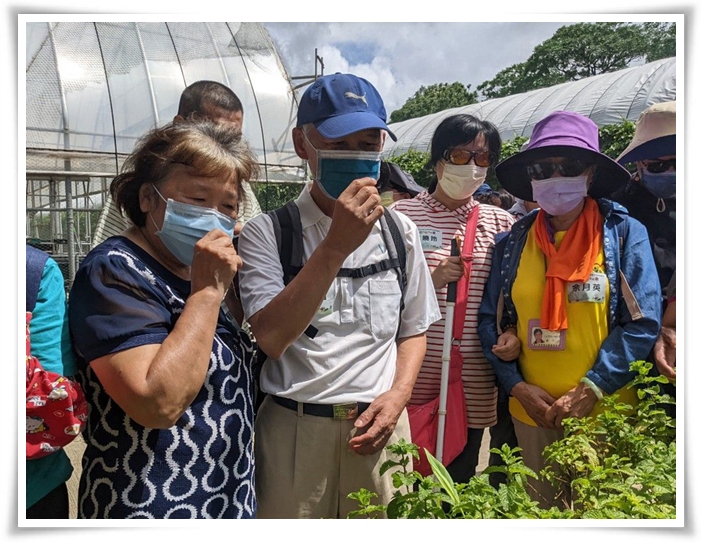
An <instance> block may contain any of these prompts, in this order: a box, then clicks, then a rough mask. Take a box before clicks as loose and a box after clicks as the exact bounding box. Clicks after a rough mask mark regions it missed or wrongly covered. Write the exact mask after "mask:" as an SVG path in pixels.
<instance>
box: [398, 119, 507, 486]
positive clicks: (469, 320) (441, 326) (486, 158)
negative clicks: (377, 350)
mask: <svg viewBox="0 0 701 542" xmlns="http://www.w3.org/2000/svg"><path fill="white" fill-rule="evenodd" d="M500 151H501V137H500V136H499V132H498V131H497V129H496V127H495V126H494V125H493V124H492V123H490V122H486V121H482V120H480V119H477V118H475V117H473V116H471V115H453V116H451V117H448V118H446V119H445V120H444V121H443V122H441V124H440V125H439V126H438V127H437V128H436V131H435V132H434V134H433V138H432V140H431V159H430V163H431V165H432V166H433V168H434V170H435V172H436V187H435V190H433V191H432V192H431V193H429V192H421V193H420V194H418V195H417V196H416V197H415V198H413V199H405V200H402V201H398V202H396V203H395V204H394V206H393V208H394V209H396V210H397V211H400V212H402V213H404V214H405V215H407V216H408V217H409V218H411V219H412V220H413V221H414V223H415V224H416V225H417V227H418V229H419V234H420V235H421V245H422V248H423V251H424V256H425V257H426V261H427V262H428V266H429V269H430V270H431V276H432V279H433V284H434V286H435V290H436V295H437V297H438V303H439V305H440V306H441V312H442V314H443V316H444V317H445V312H446V311H445V308H446V293H447V285H448V283H450V282H456V281H457V280H458V279H460V278H461V277H462V276H463V274H464V271H465V268H464V262H463V259H462V258H461V257H460V256H451V255H450V254H451V240H452V239H453V238H454V237H456V236H459V237H460V239H464V238H465V227H466V224H467V217H468V215H469V214H470V213H471V212H478V215H477V229H476V235H475V242H474V246H473V247H467V249H468V251H472V252H473V263H472V272H471V276H470V283H469V287H468V295H467V309H466V315H465V323H464V326H463V336H462V341H461V343H460V349H461V354H462V357H463V366H462V379H463V386H464V390H465V401H466V406H467V421H468V428H469V429H468V439H467V445H466V447H465V449H464V450H463V452H462V453H461V454H460V455H458V456H457V457H456V458H455V459H454V460H453V461H452V462H451V463H450V464H449V465H448V471H449V472H450V474H451V476H452V477H453V479H454V480H455V481H456V482H465V483H466V482H467V481H468V480H469V478H470V477H472V476H473V475H474V474H475V469H476V467H477V464H478V462H479V450H480V444H481V442H482V434H483V432H484V429H485V428H486V427H491V426H494V425H495V423H496V421H497V412H496V407H497V392H496V388H495V380H494V372H493V370H492V368H491V366H490V364H489V362H488V361H487V360H486V359H485V357H484V355H483V354H482V352H481V349H480V342H479V337H478V335H477V328H476V322H477V310H478V308H479V303H480V300H481V299H482V293H483V291H484V286H485V284H486V281H487V276H488V275H489V267H490V265H491V261H492V250H493V247H494V238H495V236H496V235H497V234H498V233H500V232H506V231H508V230H509V228H510V227H511V225H512V224H513V222H514V218H513V216H511V215H510V214H509V213H508V212H507V211H504V210H502V209H499V208H497V207H494V206H492V205H481V204H479V202H478V201H477V200H476V199H475V198H474V197H473V194H474V193H475V191H476V190H477V189H478V188H479V187H480V186H482V184H483V183H484V181H485V179H486V177H487V170H488V169H489V168H490V167H493V166H494V165H495V164H496V162H497V161H498V159H499V153H500ZM444 330H445V320H444V319H442V320H440V321H438V322H436V323H435V324H433V325H432V326H431V327H430V328H429V329H428V331H427V333H426V337H427V341H428V347H427V349H426V356H425V358H424V361H423V363H422V365H421V370H420V372H419V376H418V379H417V381H416V384H415V386H414V391H413V394H412V397H411V400H410V401H409V404H424V403H427V402H429V401H431V400H432V399H435V398H436V397H438V394H439V390H440V375H441V360H442V346H443V339H444Z"/></svg>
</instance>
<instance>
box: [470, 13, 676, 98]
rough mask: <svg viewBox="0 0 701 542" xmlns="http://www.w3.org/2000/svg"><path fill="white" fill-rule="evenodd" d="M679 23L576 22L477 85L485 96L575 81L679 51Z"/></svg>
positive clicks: (501, 95) (495, 96) (507, 94)
mask: <svg viewBox="0 0 701 542" xmlns="http://www.w3.org/2000/svg"><path fill="white" fill-rule="evenodd" d="M675 39H676V25H675V23H642V24H641V23H611V22H598V23H577V24H572V25H568V26H563V27H560V28H559V29H558V30H557V31H556V32H555V34H553V36H552V37H551V38H549V39H547V40H545V41H544V42H543V43H541V44H540V45H537V46H536V47H535V49H533V53H532V54H531V56H530V57H528V59H527V60H526V61H525V62H523V63H520V64H514V65H513V66H509V67H508V68H505V69H504V70H502V71H500V72H499V73H497V75H496V76H495V77H494V78H493V79H490V80H488V81H485V82H483V83H482V84H480V85H479V86H478V87H477V91H478V92H480V94H481V96H482V98H484V99H490V98H499V97H503V96H509V95H511V94H516V93H521V92H527V91H529V90H534V89H538V88H546V87H550V86H553V85H557V84H559V83H565V82H568V81H576V80H578V79H582V78H585V77H591V76H593V75H598V74H601V73H608V72H612V71H616V70H620V69H623V68H626V67H627V66H629V65H630V64H631V62H633V61H636V60H642V61H644V62H650V61H652V60H657V59H659V58H666V57H670V56H674V55H675V54H676V48H675V44H676V42H675Z"/></svg>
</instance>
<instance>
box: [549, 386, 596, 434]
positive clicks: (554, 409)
mask: <svg viewBox="0 0 701 542" xmlns="http://www.w3.org/2000/svg"><path fill="white" fill-rule="evenodd" d="M596 401H597V397H596V394H595V393H594V390H592V389H591V388H590V387H589V386H587V385H586V384H583V383H580V384H579V385H578V386H577V387H576V388H572V389H571V390H570V391H568V392H567V393H566V394H564V395H563V396H562V397H560V398H559V399H558V400H557V401H555V402H554V403H553V404H552V405H551V406H550V408H549V409H548V410H547V412H546V413H545V419H546V420H547V422H548V423H549V424H551V425H552V426H554V427H556V428H557V429H561V428H562V420H563V419H564V418H583V417H584V416H588V415H589V414H590V413H591V411H592V409H593V408H594V405H595V404H596Z"/></svg>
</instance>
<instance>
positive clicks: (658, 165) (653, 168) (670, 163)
mask: <svg viewBox="0 0 701 542" xmlns="http://www.w3.org/2000/svg"><path fill="white" fill-rule="evenodd" d="M671 167H673V168H674V169H677V159H676V158H670V159H669V160H649V161H645V162H643V168H645V169H646V170H648V171H649V172H650V173H664V172H665V171H667V170H669V168H671Z"/></svg>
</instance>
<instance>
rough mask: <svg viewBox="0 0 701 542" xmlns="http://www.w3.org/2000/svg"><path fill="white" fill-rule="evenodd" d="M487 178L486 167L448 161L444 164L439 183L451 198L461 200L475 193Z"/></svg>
mask: <svg viewBox="0 0 701 542" xmlns="http://www.w3.org/2000/svg"><path fill="white" fill-rule="evenodd" d="M486 178H487V168H486V167H480V166H476V165H474V164H465V165H462V166H458V165H455V164H450V163H446V164H444V165H443V174H442V175H441V178H440V179H438V184H439V185H440V186H441V188H442V189H443V192H445V193H446V195H447V196H448V197H449V198H451V199H454V200H457V201H460V200H464V199H467V198H469V197H470V196H471V195H472V194H474V193H475V191H476V190H477V189H478V188H479V187H480V186H481V185H482V183H483V182H484V180H485V179H486Z"/></svg>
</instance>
